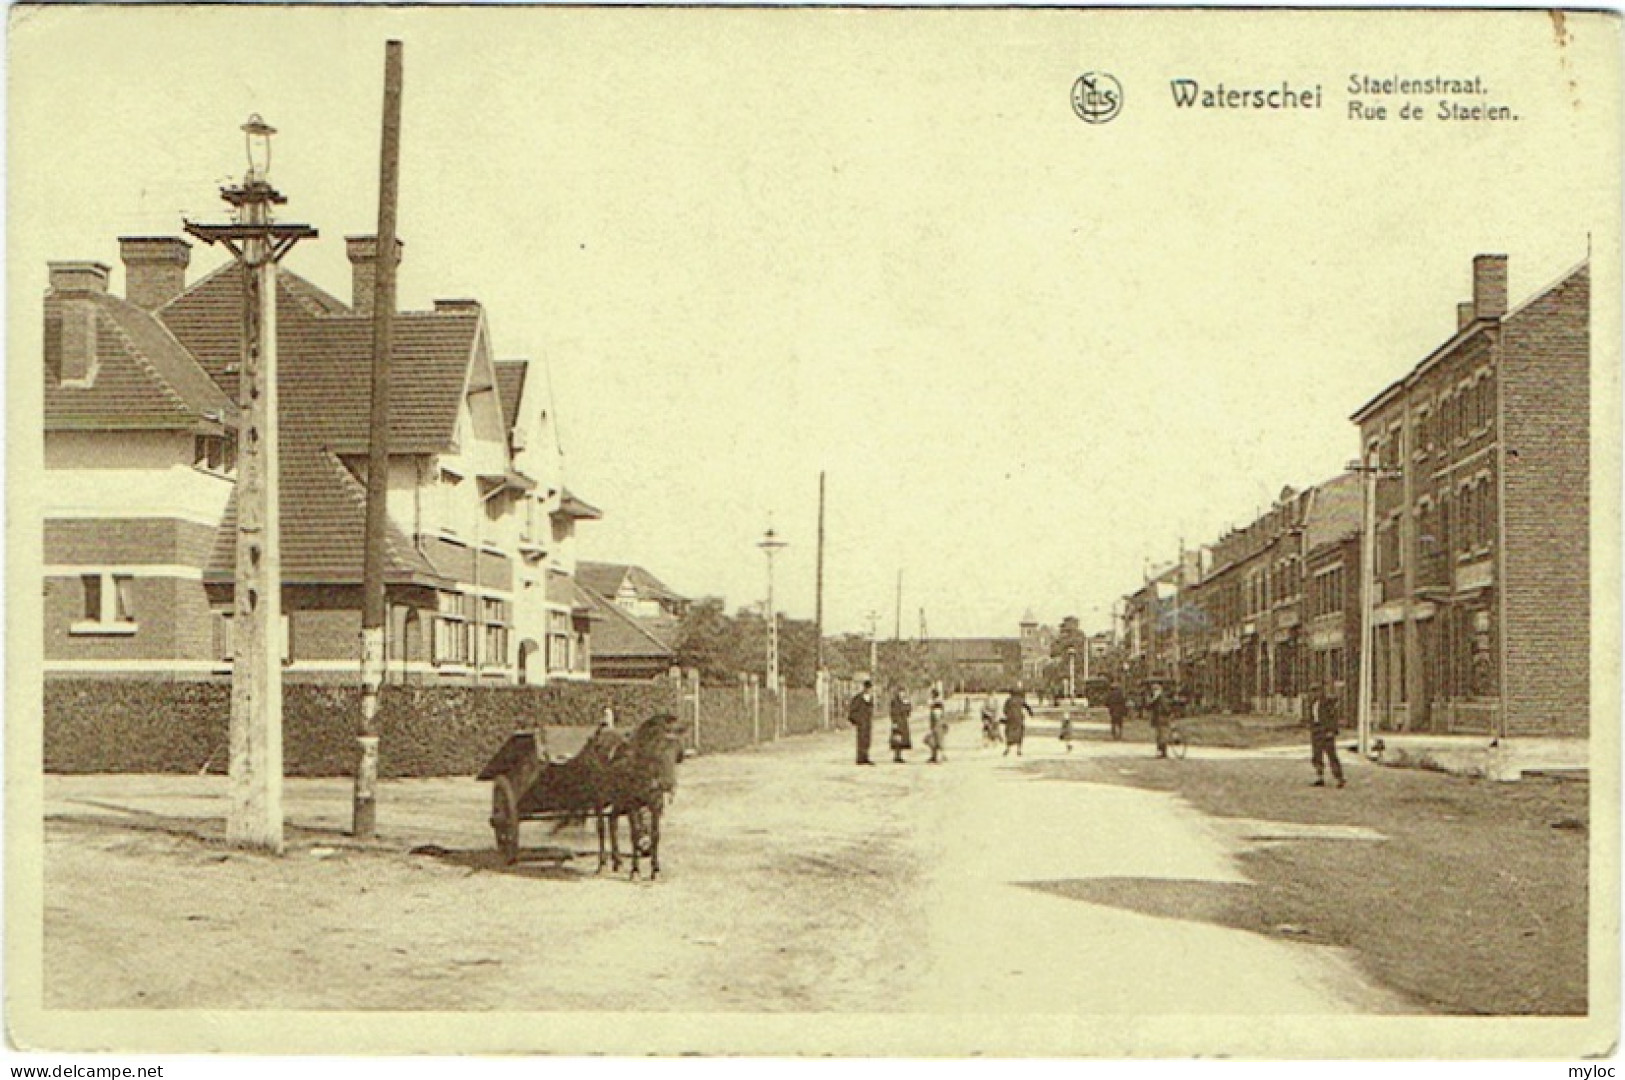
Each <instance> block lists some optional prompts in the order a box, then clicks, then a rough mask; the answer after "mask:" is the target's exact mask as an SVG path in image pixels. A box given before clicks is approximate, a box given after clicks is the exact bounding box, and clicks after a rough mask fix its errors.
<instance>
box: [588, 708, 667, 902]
mask: <svg viewBox="0 0 1625 1080" xmlns="http://www.w3.org/2000/svg"><path fill="white" fill-rule="evenodd" d="M684 730H685V727H684V725H682V724H680V723H679V722H678V720H677V718H676V717H675V716H673V715H671V714H670V713H658V714H656V715H654V716H651V717H649V718H648V719H647V720H645V721H643V723H641V724H639V725H638V727H637V729H636V730H634V731H633V732H632V734H631V736H630V737H628V738H627V740H626V742H625V744H624V745H623V746H622V748H621V750H620V751H619V753H617V754H616V755H615V757H614V758H613V759H612V760H611V761H610V763H609V769H608V773H607V776H606V780H607V784H606V787H605V789H604V790H603V792H602V794H603V796H604V803H603V810H602V812H601V813H600V815H599V850H600V852H602V850H603V832H604V829H605V827H606V825H607V827H608V831H609V850H610V857H611V860H612V863H611V865H612V867H613V868H614V869H615V870H617V871H618V870H620V868H621V863H620V826H619V819H620V818H621V817H625V818H626V822H627V829H628V831H629V832H630V833H631V842H632V851H631V854H632V877H633V878H634V879H635V878H637V877H638V876H639V874H640V873H641V866H640V865H639V859H640V857H641V856H643V855H648V857H649V879H650V880H651V881H652V880H654V879H655V878H657V877H659V876H660V818H661V815H662V813H663V812H664V811H665V808H666V800H667V799H668V798H670V797H671V796H672V795H673V794H675V793H676V791H677V764H678V762H680V761H682V760H683V732H684ZM600 866H602V855H600Z"/></svg>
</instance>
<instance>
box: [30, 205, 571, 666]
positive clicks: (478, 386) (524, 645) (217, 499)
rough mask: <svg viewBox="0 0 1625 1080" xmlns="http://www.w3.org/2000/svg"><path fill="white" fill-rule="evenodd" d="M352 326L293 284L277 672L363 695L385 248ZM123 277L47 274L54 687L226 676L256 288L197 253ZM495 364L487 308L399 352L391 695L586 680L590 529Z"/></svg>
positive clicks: (399, 341)
mask: <svg viewBox="0 0 1625 1080" xmlns="http://www.w3.org/2000/svg"><path fill="white" fill-rule="evenodd" d="M347 250H348V254H349V256H350V261H351V265H352V299H351V302H350V303H348V304H346V303H344V302H343V301H340V300H338V299H336V298H335V297H333V296H332V295H330V294H328V293H327V292H325V291H323V290H322V289H320V288H318V287H317V286H315V285H313V284H311V283H310V282H308V281H306V280H304V279H303V278H301V277H299V276H298V275H296V274H293V273H290V272H288V271H286V270H284V271H282V272H281V273H280V274H279V275H278V278H277V346H278V362H279V379H278V393H279V395H280V399H281V409H280V420H281V444H280V465H281V469H280V483H281V494H282V500H281V515H282V542H283V550H282V565H283V611H284V630H283V633H284V642H283V652H284V662H285V664H286V665H287V667H286V670H287V673H288V676H289V677H290V678H300V679H345V680H349V679H359V658H360V651H359V637H360V611H361V585H360V582H361V570H362V540H363V535H364V530H363V518H364V512H365V480H366V472H367V422H368V400H369V396H370V379H369V374H368V373H369V371H370V362H371V360H370V358H371V306H372V296H373V270H374V263H375V259H376V244H375V243H374V242H373V240H372V239H371V238H368V237H352V238H350V240H349V241H348V244H347ZM120 252H121V256H122V258H123V261H124V264H125V275H126V290H125V291H126V298H124V299H120V298H118V297H116V296H113V295H112V294H111V293H110V292H109V291H108V276H109V270H108V267H106V266H105V265H102V264H98V263H53V264H52V265H51V268H50V270H51V275H50V289H49V291H48V292H47V294H46V298H45V366H46V390H45V417H44V419H45V425H44V426H45V467H46V471H47V477H46V479H47V483H46V498H45V506H44V507H43V511H44V518H45V562H46V581H45V594H46V630H45V639H46V640H45V646H46V648H45V667H46V672H47V673H48V674H65V673H73V674H96V675H112V674H135V675H143V676H146V677H169V678H175V677H200V676H208V675H211V674H224V673H227V672H229V670H230V656H231V615H230V612H231V603H230V601H231V591H232V579H233V557H234V555H233V552H234V545H233V540H234V535H235V500H234V472H235V457H236V453H235V430H236V419H237V410H236V408H235V406H234V405H233V401H234V400H235V395H236V391H237V386H236V383H237V377H236V372H237V364H238V361H239V353H240V349H241V343H240V336H239V335H240V332H241V303H242V300H241V296H242V291H241V290H242V282H241V271H240V270H239V268H238V267H237V265H236V264H235V263H230V264H227V265H225V266H224V267H221V268H220V269H217V270H215V271H214V272H212V273H210V274H208V275H206V276H204V277H203V278H202V279H200V280H199V281H197V282H195V283H194V284H191V285H188V284H187V283H186V268H187V265H188V263H189V257H190V249H189V247H188V245H187V244H186V243H185V242H184V241H182V240H180V239H179V238H175V237H127V238H124V239H122V240H121V241H120ZM539 369H540V365H538V364H535V363H532V362H528V361H500V362H499V361H496V360H495V359H494V358H493V355H492V350H491V345H490V337H489V327H488V324H487V319H486V316H485V314H484V312H483V310H482V309H481V307H480V305H479V304H478V303H475V302H473V301H466V300H453V301H437V302H436V303H435V306H434V309H433V310H431V311H418V312H402V313H400V315H399V317H398V319H397V322H396V329H395V356H394V365H393V375H392V385H393V387H394V388H395V393H394V395H393V397H392V408H391V424H390V427H391V431H390V438H391V455H390V485H389V491H390V494H389V503H388V519H389V520H388V536H387V539H386V549H385V551H386V568H385V581H386V594H387V604H388V625H387V630H386V633H387V637H388V672H389V678H390V679H391V680H412V681H453V682H540V681H544V680H546V679H549V678H584V677H586V675H587V673H588V659H587V657H588V647H587V641H588V635H589V634H590V621H589V619H588V617H587V616H588V612H589V605H587V604H586V603H585V602H584V600H583V598H581V597H580V596H579V595H578V594H577V591H576V586H575V583H574V577H573V574H574V533H575V526H576V523H577V522H578V521H581V520H591V519H593V518H596V517H598V516H599V513H598V511H597V510H595V509H593V508H592V507H590V506H588V505H587V504H586V503H584V502H582V501H581V500H580V499H578V498H576V497H575V496H573V495H572V494H571V493H570V492H569V491H568V490H566V489H565V487H564V484H563V481H562V457H561V455H560V453H559V451H558V446H557V440H556V438H555V436H554V433H553V430H552V423H553V418H552V416H551V415H550V409H551V403H550V402H549V401H547V400H546V391H545V388H544V387H545V378H544V373H543V372H541V371H540V370H539Z"/></svg>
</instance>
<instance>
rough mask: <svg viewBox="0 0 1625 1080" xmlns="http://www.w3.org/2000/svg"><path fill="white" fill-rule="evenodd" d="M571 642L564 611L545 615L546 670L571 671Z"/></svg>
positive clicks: (567, 617)
mask: <svg viewBox="0 0 1625 1080" xmlns="http://www.w3.org/2000/svg"><path fill="white" fill-rule="evenodd" d="M571 640H572V635H571V628H570V615H569V613H568V612H564V611H549V612H548V613H547V670H548V671H569V670H570V669H571V666H572V665H571V656H570V642H571Z"/></svg>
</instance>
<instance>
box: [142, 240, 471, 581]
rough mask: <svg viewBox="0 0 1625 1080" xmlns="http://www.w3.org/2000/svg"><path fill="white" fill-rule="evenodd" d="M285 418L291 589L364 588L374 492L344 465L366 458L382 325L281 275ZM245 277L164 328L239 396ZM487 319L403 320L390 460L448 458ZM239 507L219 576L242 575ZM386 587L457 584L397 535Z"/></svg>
mask: <svg viewBox="0 0 1625 1080" xmlns="http://www.w3.org/2000/svg"><path fill="white" fill-rule="evenodd" d="M277 283H278V293H277V364H278V380H277V383H278V391H279V395H280V406H281V409H280V412H281V421H282V423H281V429H280V432H281V446H280V453H281V459H282V469H281V484H282V570H283V577H284V579H285V580H287V581H290V582H355V581H359V580H360V579H361V575H362V565H363V559H364V551H363V541H364V536H365V518H366V489H365V487H364V485H363V484H362V483H361V482H360V481H359V480H358V479H357V478H356V476H355V475H353V474H352V473H351V472H350V471H349V470H348V469H347V468H346V467H345V466H344V464H343V462H342V461H341V460H340V456H339V455H341V454H364V453H365V452H366V449H367V441H368V440H367V429H368V423H369V415H370V409H371V401H372V379H371V373H372V320H371V318H370V317H368V316H364V315H357V314H354V313H352V312H351V311H350V310H349V309H348V308H347V307H345V306H344V305H343V304H342V303H340V302H339V301H338V300H335V299H334V298H333V297H332V296H330V295H328V294H327V293H325V292H323V291H322V290H321V289H319V288H317V287H316V286H314V285H312V284H310V283H309V282H308V281H305V280H304V279H302V278H300V277H298V276H297V275H295V274H291V273H288V272H287V271H283V272H282V273H280V274H278V276H277ZM241 288H242V272H241V270H240V269H239V268H238V267H237V266H236V265H235V264H232V265H228V266H227V267H225V268H223V269H221V270H219V271H217V272H215V273H213V274H210V275H209V276H207V277H205V278H203V279H202V280H200V281H199V282H198V283H197V284H195V285H193V286H192V287H191V288H190V289H188V290H187V291H186V292H185V293H183V294H182V295H181V296H179V297H178V298H176V299H175V300H173V301H171V302H170V303H169V304H167V305H165V306H164V307H163V308H161V309H160V310H159V312H158V314H159V317H160V318H162V319H163V320H164V322H165V323H166V324H167V325H168V326H169V328H170V329H171V330H172V331H173V333H174V335H175V337H176V338H177V339H179V341H180V342H181V343H182V344H184V345H186V346H187V347H188V348H190V349H191V350H192V352H193V353H194V354H195V355H197V356H198V358H199V360H200V362H201V364H202V366H203V368H204V369H205V370H206V371H208V373H209V374H211V375H213V376H214V378H215V379H217V380H218V381H219V382H220V383H221V384H222V385H223V386H226V387H229V389H230V391H231V392H232V393H235V392H236V385H237V377H236V371H235V368H236V365H237V363H238V357H239V353H240V348H241V346H240V342H239V334H240V329H241V314H240V312H241V304H242V291H241ZM479 333H480V320H479V317H478V312H477V311H463V310H457V311H447V312H403V313H401V314H400V315H398V316H397V317H396V321H395V352H394V357H393V362H392V364H391V369H390V424H389V427H390V450H391V452H392V453H410V452H437V451H440V450H443V449H447V448H449V446H450V445H451V441H452V437H453V435H454V433H455V427H456V419H457V411H458V408H459V407H460V405H461V399H462V394H463V388H464V384H465V381H466V378H467V374H468V366H469V363H470V362H471V359H472V357H473V356H474V350H475V348H476V345H477V343H478V341H479ZM235 529H236V510H235V497H234V498H233V504H232V506H231V507H230V508H229V509H228V512H227V520H226V521H225V523H224V525H223V526H222V529H221V531H220V535H219V537H218V538H217V541H216V545H215V551H214V558H213V561H212V563H211V569H210V572H211V574H212V575H224V576H226V577H229V576H230V574H231V572H232V565H233V557H234V550H235V549H234V545H235V535H236V533H235ZM388 530H389V531H388V536H387V540H386V567H385V576H386V578H387V579H388V580H391V581H402V580H416V581H437V580H446V579H447V575H444V574H442V573H441V572H440V571H439V569H438V568H437V567H435V566H434V564H433V562H432V561H431V560H430V559H429V558H428V557H427V556H425V555H424V554H423V553H422V552H420V551H418V550H417V548H416V547H415V546H414V545H413V544H412V542H411V541H410V540H409V539H408V538H407V537H406V536H404V535H403V534H402V533H401V532H400V530H399V529H397V528H396V527H395V526H394V525H390V526H389V527H388Z"/></svg>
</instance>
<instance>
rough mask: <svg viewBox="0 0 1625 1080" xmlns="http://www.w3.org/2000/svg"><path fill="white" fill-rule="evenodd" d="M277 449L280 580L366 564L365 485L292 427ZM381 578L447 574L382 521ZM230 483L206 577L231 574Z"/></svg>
mask: <svg viewBox="0 0 1625 1080" xmlns="http://www.w3.org/2000/svg"><path fill="white" fill-rule="evenodd" d="M292 435H293V437H292V438H284V439H283V441H282V445H281V448H280V450H281V456H282V470H281V472H282V506H281V510H282V579H283V581H285V582H288V583H349V582H358V581H360V580H361V577H362V571H363V569H364V566H365V559H366V550H365V547H364V539H365V536H366V520H367V489H366V487H365V486H364V485H363V484H362V483H361V481H360V480H358V479H357V478H356V477H355V476H354V475H353V474H352V473H351V472H350V470H348V469H346V468H345V467H344V465H343V464H342V463H341V462H340V461H339V460H338V458H337V457H335V456H334V455H333V454H332V453H330V452H328V451H326V450H323V449H322V448H321V447H319V446H317V445H315V444H314V443H312V442H310V441H309V440H308V439H305V438H302V437H301V436H300V435H299V433H297V432H294V433H292ZM384 528H385V536H384V555H385V558H384V579H385V580H386V581H391V582H395V581H419V582H429V583H433V582H441V581H449V580H450V575H447V574H443V573H441V572H440V571H439V569H438V568H436V567H435V566H434V564H433V562H432V561H431V560H430V559H429V558H428V557H427V556H426V555H425V554H424V553H423V552H420V551H418V550H417V548H416V547H414V546H413V544H412V542H411V541H410V540H409V539H407V537H406V536H405V535H403V534H402V533H401V531H400V529H398V528H396V526H395V525H394V523H393V522H386V523H385V526H384ZM236 542H237V493H236V491H235V490H234V491H233V492H232V495H231V501H230V503H229V505H228V506H227V508H226V515H225V518H224V520H223V521H222V523H221V527H220V531H219V532H218V533H217V534H216V536H215V544H214V550H213V552H212V553H211V557H210V560H209V576H210V577H211V578H215V579H223V580H230V579H231V577H232V574H233V568H234V566H235V564H236Z"/></svg>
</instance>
